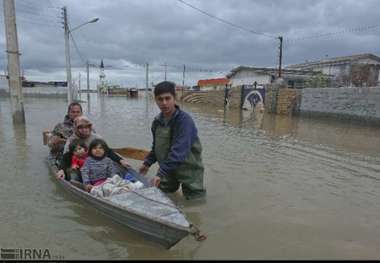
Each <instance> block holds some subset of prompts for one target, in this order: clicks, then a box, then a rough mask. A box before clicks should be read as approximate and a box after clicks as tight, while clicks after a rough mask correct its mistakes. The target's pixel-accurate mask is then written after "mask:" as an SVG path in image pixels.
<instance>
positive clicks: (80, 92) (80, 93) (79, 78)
mask: <svg viewBox="0 0 380 263" xmlns="http://www.w3.org/2000/svg"><path fill="white" fill-rule="evenodd" d="M80 81H81V76H80V72H79V77H78V87H79V98H80V99H82V91H81V90H82V89H81V85H80V84H81V83H80Z"/></svg>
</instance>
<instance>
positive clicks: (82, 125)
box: [57, 116, 130, 178]
mask: <svg viewBox="0 0 380 263" xmlns="http://www.w3.org/2000/svg"><path fill="white" fill-rule="evenodd" d="M78 139H79V140H80V141H82V142H83V143H84V144H85V145H86V146H87V148H88V147H89V146H90V144H91V142H92V141H93V140H95V139H102V137H101V136H100V135H98V134H96V133H94V132H93V129H92V123H91V121H90V120H89V119H88V118H87V117H85V116H79V117H77V118H76V119H75V120H74V133H73V134H72V135H71V136H70V137H69V138H68V139H67V141H66V144H65V147H64V151H63V153H64V157H63V161H62V163H61V165H60V167H59V168H60V170H59V171H58V172H57V176H58V177H60V178H63V177H64V171H65V170H66V169H67V168H69V167H70V163H71V155H70V153H69V146H70V144H71V143H72V142H73V141H74V140H78ZM106 155H107V157H109V158H110V159H111V160H112V161H114V162H116V163H118V164H120V165H122V166H124V167H125V168H129V167H130V165H129V164H128V162H127V160H125V159H123V158H122V157H120V156H119V155H117V154H116V153H115V152H114V151H112V149H109V150H108V151H107V153H106Z"/></svg>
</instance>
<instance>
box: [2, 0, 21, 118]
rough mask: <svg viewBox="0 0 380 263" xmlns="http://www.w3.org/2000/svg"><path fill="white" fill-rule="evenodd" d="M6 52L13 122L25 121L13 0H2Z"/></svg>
mask: <svg viewBox="0 0 380 263" xmlns="http://www.w3.org/2000/svg"><path fill="white" fill-rule="evenodd" d="M3 4H4V20H5V32H6V41H7V53H8V83H9V91H10V95H11V107H12V117H13V122H14V123H25V112H24V98H23V95H22V81H21V77H20V52H19V50H18V40H17V27H16V12H15V2H14V0H3Z"/></svg>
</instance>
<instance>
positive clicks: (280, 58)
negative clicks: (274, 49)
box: [278, 36, 282, 78]
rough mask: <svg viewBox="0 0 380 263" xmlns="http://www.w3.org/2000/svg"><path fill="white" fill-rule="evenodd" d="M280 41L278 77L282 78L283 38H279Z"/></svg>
mask: <svg viewBox="0 0 380 263" xmlns="http://www.w3.org/2000/svg"><path fill="white" fill-rule="evenodd" d="M278 39H279V40H280V56H279V63H278V64H279V65H278V77H279V78H281V66H282V36H279V37H278Z"/></svg>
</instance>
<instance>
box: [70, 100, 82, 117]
mask: <svg viewBox="0 0 380 263" xmlns="http://www.w3.org/2000/svg"><path fill="white" fill-rule="evenodd" d="M74 106H78V107H79V108H80V112H83V109H82V105H80V103H79V102H71V103H70V104H69V107H68V108H67V114H69V113H70V110H71V108H72V107H74Z"/></svg>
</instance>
